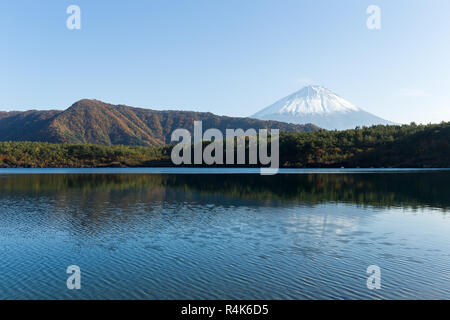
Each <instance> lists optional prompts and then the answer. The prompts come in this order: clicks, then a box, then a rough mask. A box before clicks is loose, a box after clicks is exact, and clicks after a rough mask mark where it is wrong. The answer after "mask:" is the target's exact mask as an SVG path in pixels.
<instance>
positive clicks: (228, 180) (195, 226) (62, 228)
mask: <svg viewBox="0 0 450 320" xmlns="http://www.w3.org/2000/svg"><path fill="white" fill-rule="evenodd" d="M255 173H258V170H257V169H255V170H254V169H250V170H245V169H232V170H223V169H222V170H221V169H179V170H174V169H167V168H166V169H164V168H163V169H161V168H158V169H157V168H154V169H0V299H449V298H450V215H449V213H450V184H449V181H450V171H448V170H408V169H406V170H397V169H369V170H365V169H354V170H346V169H336V170H334V169H332V170H298V169H294V170H281V171H280V174H277V175H274V176H261V175H258V174H255ZM70 265H77V266H79V267H80V269H81V290H69V289H67V286H66V280H67V278H68V277H69V276H70V275H69V274H67V273H66V269H67V267H68V266H70ZM371 265H375V266H378V267H379V268H380V270H381V278H380V279H381V288H380V289H375V290H369V289H368V287H367V285H366V281H367V278H368V277H369V276H370V274H368V273H367V272H366V270H367V267H368V266H371Z"/></svg>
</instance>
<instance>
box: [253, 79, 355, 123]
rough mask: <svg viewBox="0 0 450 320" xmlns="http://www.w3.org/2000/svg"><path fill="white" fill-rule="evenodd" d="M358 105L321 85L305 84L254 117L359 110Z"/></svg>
mask: <svg viewBox="0 0 450 320" xmlns="http://www.w3.org/2000/svg"><path fill="white" fill-rule="evenodd" d="M360 110H361V109H359V108H358V107H356V106H355V105H353V104H352V103H350V102H348V101H347V100H345V99H343V98H341V97H340V96H338V95H337V94H335V93H334V92H332V91H331V90H329V89H327V88H325V87H321V86H314V85H311V86H307V87H304V88H302V89H301V90H299V91H297V92H294V93H293V94H291V95H289V96H287V97H285V98H283V99H281V100H279V101H277V102H275V103H274V104H273V105H271V106H269V107H267V108H265V109H263V110H261V111H260V112H258V113H256V114H255V115H254V117H260V116H264V115H268V114H277V113H278V114H285V115H292V116H296V115H307V114H322V115H323V114H330V113H346V112H352V111H360Z"/></svg>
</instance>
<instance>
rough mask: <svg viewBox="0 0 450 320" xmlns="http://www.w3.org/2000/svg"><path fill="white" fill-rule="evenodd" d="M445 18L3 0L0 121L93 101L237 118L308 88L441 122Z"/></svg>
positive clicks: (441, 1) (361, 7)
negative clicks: (72, 13)
mask: <svg viewBox="0 0 450 320" xmlns="http://www.w3.org/2000/svg"><path fill="white" fill-rule="evenodd" d="M71 4H76V5H78V6H79V7H80V8H81V29H80V30H69V29H67V27H66V20H67V18H68V17H69V14H67V13H66V9H67V7H68V6H69V5H71ZM372 4H374V5H377V6H379V7H380V9H381V29H380V30H369V29H368V28H367V26H366V20H367V18H368V16H369V15H368V14H367V13H366V9H367V7H368V6H369V5H372ZM449 14H450V1H448V0H395V1H394V0H369V1H365V0H340V1H336V0H270V1H269V0H245V1H243V0H183V1H181V0H145V1H144V0H142V1H139V0H129V1H118V0H117V1H106V0H104V1H103V0H71V1H65V0H58V1H55V0H43V1H40V0H29V1H25V0H2V1H1V2H0V87H1V90H0V110H25V109H31V108H33V109H50V108H54V109H65V108H67V107H69V106H70V105H71V104H72V103H74V102H75V101H77V100H80V99H82V98H95V99H99V100H103V101H105V102H110V103H114V104H119V103H121V104H127V105H132V106H139V107H145V108H153V109H183V110H196V111H210V112H214V113H216V114H220V115H235V116H248V115H251V114H253V113H255V112H256V111H259V110H260V109H262V108H263V107H266V106H267V105H269V104H272V103H273V102H275V101H276V100H278V99H280V98H282V97H284V96H286V95H288V94H290V93H292V92H294V91H296V90H299V89H300V88H301V87H302V86H304V85H305V84H319V85H324V86H326V87H328V88H329V89H331V90H332V91H334V92H336V93H337V94H339V95H341V96H342V97H344V98H345V99H347V100H349V101H350V102H352V103H354V104H356V105H357V106H359V107H361V108H363V109H365V110H367V111H369V112H372V113H375V114H376V115H378V116H381V117H384V118H386V119H389V120H392V121H396V122H401V123H409V122H411V121H416V122H422V123H427V122H440V121H443V120H445V121H450V19H449Z"/></svg>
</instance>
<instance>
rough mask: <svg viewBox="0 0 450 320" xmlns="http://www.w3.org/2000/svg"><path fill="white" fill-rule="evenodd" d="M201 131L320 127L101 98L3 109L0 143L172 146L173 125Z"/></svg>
mask: <svg viewBox="0 0 450 320" xmlns="http://www.w3.org/2000/svg"><path fill="white" fill-rule="evenodd" d="M196 120H201V121H203V129H204V130H207V129H209V128H217V129H219V130H221V131H223V132H225V129H237V128H241V129H244V130H247V129H249V128H254V129H256V130H258V129H280V131H287V132H310V131H317V130H320V128H319V127H317V126H315V125H312V124H307V125H294V124H287V123H283V122H277V121H263V120H257V119H251V118H238V117H227V116H217V115H215V114H212V113H205V112H194V111H171V110H165V111H159V110H152V109H144V108H136V107H131V106H126V105H121V104H119V105H113V104H109V103H105V102H102V101H99V100H92V99H82V100H80V101H77V102H75V103H74V104H72V105H71V106H70V107H69V108H68V109H66V110H42V111H41V110H30V111H23V112H20V111H10V112H0V141H39V142H51V143H80V144H98V145H106V146H111V145H120V144H122V145H136V146H160V145H166V144H170V136H171V134H172V132H173V131H174V130H175V129H178V128H185V129H188V130H189V131H191V133H192V131H193V122H194V121H196Z"/></svg>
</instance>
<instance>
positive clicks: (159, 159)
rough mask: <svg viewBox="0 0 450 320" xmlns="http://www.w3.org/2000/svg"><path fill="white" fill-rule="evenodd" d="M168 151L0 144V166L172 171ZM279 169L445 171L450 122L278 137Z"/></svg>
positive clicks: (449, 162)
mask: <svg viewBox="0 0 450 320" xmlns="http://www.w3.org/2000/svg"><path fill="white" fill-rule="evenodd" d="M171 148H172V147H171V146H163V147H142V146H123V145H118V146H99V145H88V144H52V143H45V142H0V167H3V168H45V167H52V168H64V167H72V168H73V167H80V168H86V167H145V166H172V163H171V161H170V153H171ZM280 166H281V167H299V168H303V167H305V168H313V167H317V168H326V167H329V168H333V167H361V168H364V167H450V122H443V123H440V124H429V125H416V124H414V123H412V124H410V125H402V126H383V125H379V126H373V127H363V128H357V129H354V130H344V131H326V130H321V131H317V132H282V133H281V135H280Z"/></svg>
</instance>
